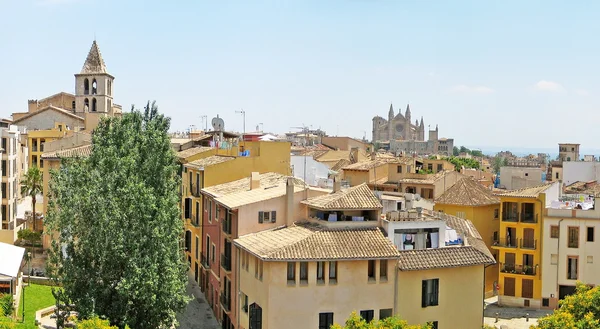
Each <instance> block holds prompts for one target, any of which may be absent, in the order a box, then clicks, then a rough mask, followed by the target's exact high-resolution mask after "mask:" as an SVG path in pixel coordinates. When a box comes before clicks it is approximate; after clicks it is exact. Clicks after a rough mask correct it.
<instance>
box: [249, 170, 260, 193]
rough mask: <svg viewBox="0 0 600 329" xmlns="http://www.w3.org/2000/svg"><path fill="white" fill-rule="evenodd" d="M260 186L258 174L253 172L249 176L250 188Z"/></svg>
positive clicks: (253, 188)
mask: <svg viewBox="0 0 600 329" xmlns="http://www.w3.org/2000/svg"><path fill="white" fill-rule="evenodd" d="M257 188H260V176H259V173H257V172H253V173H252V175H251V176H250V190H255V189H257Z"/></svg>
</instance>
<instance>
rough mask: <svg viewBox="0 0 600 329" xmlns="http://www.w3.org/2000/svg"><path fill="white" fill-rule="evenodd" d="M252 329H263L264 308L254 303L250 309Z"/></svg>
mask: <svg viewBox="0 0 600 329" xmlns="http://www.w3.org/2000/svg"><path fill="white" fill-rule="evenodd" d="M248 311H249V313H250V316H249V318H250V329H262V308H261V307H260V306H259V305H258V304H256V303H252V304H250V307H249V310H248Z"/></svg>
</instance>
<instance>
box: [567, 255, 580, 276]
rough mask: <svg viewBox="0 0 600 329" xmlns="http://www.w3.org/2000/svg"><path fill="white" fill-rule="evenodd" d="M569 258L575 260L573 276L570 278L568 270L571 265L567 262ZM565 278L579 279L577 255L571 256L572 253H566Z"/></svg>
mask: <svg viewBox="0 0 600 329" xmlns="http://www.w3.org/2000/svg"><path fill="white" fill-rule="evenodd" d="M571 260H575V278H574V279H572V278H571V277H570V276H569V272H570V269H571V265H570V264H569V262H570V261H571ZM566 265H567V266H566V267H567V280H579V256H572V255H567V264H566Z"/></svg>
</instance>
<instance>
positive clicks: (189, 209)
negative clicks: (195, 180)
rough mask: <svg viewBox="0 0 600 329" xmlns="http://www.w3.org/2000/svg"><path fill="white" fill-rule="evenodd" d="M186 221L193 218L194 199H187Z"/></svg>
mask: <svg viewBox="0 0 600 329" xmlns="http://www.w3.org/2000/svg"><path fill="white" fill-rule="evenodd" d="M184 214H185V219H191V218H192V199H190V198H185V209H184Z"/></svg>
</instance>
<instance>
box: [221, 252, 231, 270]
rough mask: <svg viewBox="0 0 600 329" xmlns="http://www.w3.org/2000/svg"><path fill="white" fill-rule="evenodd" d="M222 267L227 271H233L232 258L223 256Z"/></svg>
mask: <svg viewBox="0 0 600 329" xmlns="http://www.w3.org/2000/svg"><path fill="white" fill-rule="evenodd" d="M221 267H222V268H223V269H225V271H231V256H225V254H221Z"/></svg>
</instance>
